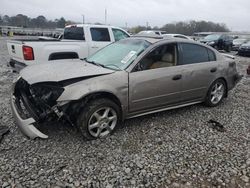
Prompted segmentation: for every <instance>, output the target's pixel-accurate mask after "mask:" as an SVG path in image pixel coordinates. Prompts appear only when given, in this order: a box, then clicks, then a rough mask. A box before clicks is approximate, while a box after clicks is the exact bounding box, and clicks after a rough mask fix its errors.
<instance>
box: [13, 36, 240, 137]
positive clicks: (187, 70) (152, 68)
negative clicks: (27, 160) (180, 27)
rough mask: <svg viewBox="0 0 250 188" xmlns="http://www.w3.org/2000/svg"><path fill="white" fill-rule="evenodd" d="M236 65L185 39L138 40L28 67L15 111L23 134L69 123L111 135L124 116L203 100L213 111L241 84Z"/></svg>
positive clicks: (16, 91) (16, 90)
mask: <svg viewBox="0 0 250 188" xmlns="http://www.w3.org/2000/svg"><path fill="white" fill-rule="evenodd" d="M240 78H241V76H240V75H239V74H238V72H237V70H236V64H235V62H234V60H232V59H227V58H225V57H223V56H222V55H221V54H220V53H219V52H217V51H216V50H214V49H213V48H211V47H209V46H207V45H203V44H200V43H196V42H195V41H191V40H185V39H176V38H171V39H162V38H160V37H158V38H157V37H156V38H150V37H133V38H129V39H124V40H121V41H119V42H116V43H113V44H111V45H109V46H107V47H105V48H103V49H101V50H100V51H98V52H97V53H95V54H94V55H92V56H91V57H89V58H87V59H85V60H79V61H77V62H76V61H74V62H73V63H72V62H71V61H69V60H66V61H63V62H55V63H53V64H52V63H50V64H41V65H34V66H30V67H27V68H25V69H24V70H23V71H21V73H20V78H19V79H18V80H17V81H16V82H15V84H14V85H13V92H12V97H11V106H12V111H13V116H14V118H15V120H16V122H17V124H18V126H19V128H20V129H21V131H22V132H23V133H24V134H25V135H26V136H28V137H30V138H35V137H40V138H47V137H48V136H47V135H46V134H44V133H43V132H42V131H41V130H40V126H41V125H42V124H43V123H46V122H48V121H58V120H61V119H64V120H66V121H67V122H69V123H70V124H72V125H74V126H77V127H78V128H79V130H80V132H81V133H82V134H83V136H84V137H86V138H87V139H96V138H102V137H106V136H108V135H109V134H111V133H112V132H113V131H114V130H115V128H116V127H117V126H118V125H119V124H121V123H122V122H123V121H124V120H125V119H128V118H133V117H137V116H142V115H146V114H150V113H155V112H160V111H164V110H169V109H174V108H179V107H184V106H187V105H193V104H197V103H204V104H205V105H207V106H210V107H214V106H217V105H219V104H220V103H221V102H222V100H223V98H224V97H227V96H228V91H229V90H231V89H232V88H233V87H234V86H235V85H236V83H237V82H238V81H239V80H240Z"/></svg>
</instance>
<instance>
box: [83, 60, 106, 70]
mask: <svg viewBox="0 0 250 188" xmlns="http://www.w3.org/2000/svg"><path fill="white" fill-rule="evenodd" d="M83 60H84V61H86V62H87V63H90V64H93V65H96V66H98V67H103V68H105V66H104V65H102V64H99V63H96V62H95V61H89V60H87V58H84V59H83Z"/></svg>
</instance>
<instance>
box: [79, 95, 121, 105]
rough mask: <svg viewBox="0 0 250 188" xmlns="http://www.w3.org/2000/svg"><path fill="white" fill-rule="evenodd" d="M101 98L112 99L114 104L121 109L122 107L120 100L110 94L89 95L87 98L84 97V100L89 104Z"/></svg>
mask: <svg viewBox="0 0 250 188" xmlns="http://www.w3.org/2000/svg"><path fill="white" fill-rule="evenodd" d="M99 98H107V99H110V100H112V101H113V102H115V103H116V104H117V105H118V106H119V107H121V102H120V100H119V99H118V98H117V97H116V96H115V95H114V94H112V93H109V92H98V93H93V94H89V95H87V96H86V97H84V98H83V99H87V102H89V101H90V100H93V99H99Z"/></svg>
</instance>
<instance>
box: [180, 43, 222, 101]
mask: <svg viewBox="0 0 250 188" xmlns="http://www.w3.org/2000/svg"><path fill="white" fill-rule="evenodd" d="M179 48H180V61H179V66H180V69H182V77H183V79H182V80H183V82H182V100H183V101H184V102H187V101H190V102H195V101H199V100H203V98H204V96H206V92H207V90H208V88H209V86H210V84H211V82H213V80H215V78H216V72H217V71H218V70H217V67H218V62H217V61H216V56H215V53H214V52H213V51H212V50H211V49H209V48H206V47H204V46H201V45H199V44H191V43H180V44H179Z"/></svg>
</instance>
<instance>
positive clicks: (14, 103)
mask: <svg viewBox="0 0 250 188" xmlns="http://www.w3.org/2000/svg"><path fill="white" fill-rule="evenodd" d="M14 87H15V84H14V85H13V87H12V92H11V109H12V114H13V117H14V119H15V122H16V124H17V126H18V127H19V129H20V130H21V132H22V133H23V134H24V135H25V136H27V137H29V138H31V139H34V138H37V137H39V138H44V139H45V138H48V136H47V135H45V134H43V133H42V132H40V131H39V130H38V129H37V128H36V127H35V126H34V124H35V123H36V121H35V119H34V118H32V117H29V118H27V119H23V118H22V117H21V115H20V114H21V113H22V111H23V110H22V109H21V107H20V102H19V100H17V98H16V96H15V95H14Z"/></svg>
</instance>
